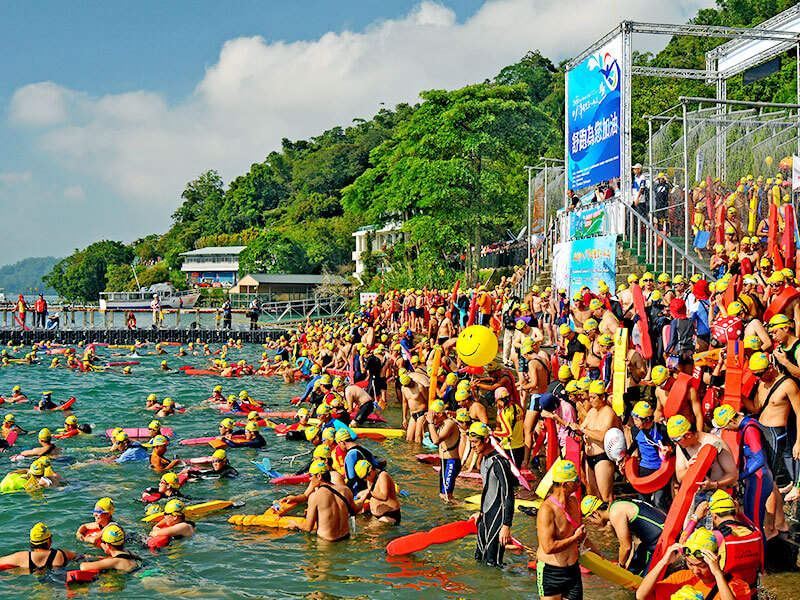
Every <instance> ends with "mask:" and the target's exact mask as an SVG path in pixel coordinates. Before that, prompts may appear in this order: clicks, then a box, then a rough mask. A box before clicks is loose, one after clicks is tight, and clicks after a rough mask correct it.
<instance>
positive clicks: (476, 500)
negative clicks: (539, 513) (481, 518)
mask: <svg viewBox="0 0 800 600" xmlns="http://www.w3.org/2000/svg"><path fill="white" fill-rule="evenodd" d="M464 503H465V504H466V505H468V508H470V509H473V508H478V507H480V505H481V495H480V494H475V495H474V496H469V497H467V498H464ZM541 505H542V500H540V499H539V498H536V499H535V500H521V499H519V498H516V499H514V512H519V509H520V507H526V508H535V509H537V510H538V508H539V507H540V506H541Z"/></svg>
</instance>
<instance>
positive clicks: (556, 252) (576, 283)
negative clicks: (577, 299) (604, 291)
mask: <svg viewBox="0 0 800 600" xmlns="http://www.w3.org/2000/svg"><path fill="white" fill-rule="evenodd" d="M616 264H617V236H615V235H601V236H597V237H593V238H587V239H583V240H573V241H570V242H563V243H560V244H556V245H555V246H554V247H553V288H554V289H560V288H563V289H566V290H567V291H568V292H569V297H570V298H571V297H572V296H573V294H575V292H579V291H581V288H582V287H583V286H584V285H588V286H589V289H590V290H591V291H593V292H594V293H597V291H598V285H599V283H600V282H601V281H605V282H606V284H607V285H608V289H609V290H611V293H612V294H613V293H614V292H615V291H616V288H617V285H616V271H617V269H616Z"/></svg>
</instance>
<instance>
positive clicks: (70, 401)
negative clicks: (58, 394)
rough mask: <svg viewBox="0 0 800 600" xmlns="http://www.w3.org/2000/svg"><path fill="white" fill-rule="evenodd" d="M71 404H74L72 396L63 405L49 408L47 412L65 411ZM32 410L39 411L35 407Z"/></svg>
mask: <svg viewBox="0 0 800 600" xmlns="http://www.w3.org/2000/svg"><path fill="white" fill-rule="evenodd" d="M73 404H75V397H74V396H73V397H72V398H70V399H69V400H67V401H66V402H64V404H61V405H60V406H56V407H55V408H49V409H48V410H67V409H68V408H69V407H70V406H72V405H73ZM34 409H35V410H39V409H38V408H36V407H34Z"/></svg>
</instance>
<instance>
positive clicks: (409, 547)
mask: <svg viewBox="0 0 800 600" xmlns="http://www.w3.org/2000/svg"><path fill="white" fill-rule="evenodd" d="M477 532H478V524H477V523H476V522H475V521H474V520H472V519H469V520H467V521H456V522H454V523H448V524H447V525H440V526H439V527H434V528H433V529H431V530H430V531H420V532H417V533H412V534H410V535H405V536H403V537H399V538H397V539H394V540H392V541H391V542H389V544H388V545H387V546H386V553H387V554H388V555H389V556H405V555H406V554H411V553H413V552H419V551H420V550H424V549H425V548H427V547H428V546H431V545H432V544H446V543H448V542H452V541H454V540H460V539H461V538H463V537H466V536H468V535H472V534H474V533H477Z"/></svg>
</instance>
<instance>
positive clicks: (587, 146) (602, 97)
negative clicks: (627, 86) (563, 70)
mask: <svg viewBox="0 0 800 600" xmlns="http://www.w3.org/2000/svg"><path fill="white" fill-rule="evenodd" d="M621 65H622V37H621V36H617V37H615V38H614V39H613V40H611V41H610V42H608V43H607V44H606V45H605V46H603V47H602V48H600V50H599V51H597V52H595V53H594V54H592V55H591V56H589V57H588V58H587V59H586V60H584V61H583V62H582V63H581V64H579V65H578V66H577V67H575V68H574V69H572V70H571V71H569V72H568V73H567V94H568V95H567V151H568V152H567V155H568V161H567V163H568V164H567V171H568V173H567V181H568V184H569V187H570V188H572V189H573V190H579V189H582V188H585V187H588V186H590V185H595V184H598V183H600V182H602V181H607V180H610V179H613V178H615V177H619V176H620V172H621V171H620V155H621V144H620V140H621V137H620V128H621V126H622V123H621V116H622V115H621V102H620V91H621V86H622V70H621Z"/></svg>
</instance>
